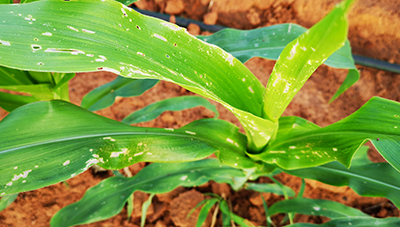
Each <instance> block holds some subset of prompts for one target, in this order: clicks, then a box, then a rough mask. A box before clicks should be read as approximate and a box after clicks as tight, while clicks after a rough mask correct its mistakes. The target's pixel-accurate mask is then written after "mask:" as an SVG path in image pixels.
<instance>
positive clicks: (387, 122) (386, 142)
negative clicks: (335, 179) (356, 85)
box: [250, 97, 400, 171]
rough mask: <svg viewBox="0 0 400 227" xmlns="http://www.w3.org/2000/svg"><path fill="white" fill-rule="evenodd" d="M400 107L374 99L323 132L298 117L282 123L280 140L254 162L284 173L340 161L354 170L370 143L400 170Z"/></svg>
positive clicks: (286, 119)
mask: <svg viewBox="0 0 400 227" xmlns="http://www.w3.org/2000/svg"><path fill="white" fill-rule="evenodd" d="M399 113H400V103H398V102H394V101H391V100H387V99H383V98H379V97H373V98H371V99H370V100H369V101H368V102H367V103H366V104H365V105H364V106H362V107H361V108H360V109H359V110H357V111H356V112H354V113H353V114H352V115H350V116H348V117H347V118H345V119H343V120H340V121H338V122H336V123H334V124H332V125H329V126H327V127H324V128H319V127H318V126H316V125H315V124H312V123H310V122H308V121H306V120H304V119H303V120H302V119H301V118H297V117H283V118H281V120H280V126H279V131H278V135H277V139H276V140H275V141H273V142H271V143H270V144H269V146H268V147H267V148H266V149H265V151H264V152H263V153H261V154H259V155H254V154H250V156H252V157H253V158H256V159H261V160H263V161H265V162H267V163H276V164H277V165H278V166H280V167H282V168H284V169H296V168H304V167H312V166H317V165H321V164H324V163H328V162H331V161H335V160H337V161H339V162H341V163H343V164H344V165H345V166H347V167H348V166H350V164H351V159H352V157H353V155H354V153H355V152H356V151H357V149H358V148H359V147H360V146H361V145H362V144H364V143H365V142H366V141H367V140H369V141H371V142H372V144H373V145H374V146H375V148H376V149H377V150H378V152H379V153H380V154H381V155H382V156H383V157H384V158H385V159H386V160H387V161H388V162H389V163H390V164H391V165H392V166H393V167H394V168H396V169H397V170H398V171H399V170H400V159H399V158H398V157H399V151H400V118H399V115H398V114H399Z"/></svg>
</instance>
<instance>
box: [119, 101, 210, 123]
mask: <svg viewBox="0 0 400 227" xmlns="http://www.w3.org/2000/svg"><path fill="white" fill-rule="evenodd" d="M196 106H204V107H205V108H207V109H209V110H211V111H213V112H214V113H215V118H217V117H218V110H217V108H216V107H215V106H214V105H213V104H211V103H210V102H209V101H208V100H207V99H205V98H202V97H198V96H179V97H175V98H169V99H164V100H161V101H159V102H155V103H152V104H150V105H148V106H146V107H144V108H143V109H140V110H137V111H136V112H134V113H132V114H130V115H129V116H127V117H125V118H124V119H123V120H122V121H121V122H122V123H125V124H128V125H130V124H137V123H140V122H146V121H151V120H153V119H156V118H157V117H158V116H160V115H161V114H162V113H163V112H164V111H179V110H184V109H189V108H193V107H196Z"/></svg>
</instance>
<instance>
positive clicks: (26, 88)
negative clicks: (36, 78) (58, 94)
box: [0, 84, 53, 100]
mask: <svg viewBox="0 0 400 227" xmlns="http://www.w3.org/2000/svg"><path fill="white" fill-rule="evenodd" d="M0 88H2V89H5V90H10V91H18V92H25V93H28V94H31V95H32V96H33V97H34V98H36V99H37V100H51V99H52V98H53V92H52V87H51V85H50V84H31V85H11V86H10V85H9V86H0Z"/></svg>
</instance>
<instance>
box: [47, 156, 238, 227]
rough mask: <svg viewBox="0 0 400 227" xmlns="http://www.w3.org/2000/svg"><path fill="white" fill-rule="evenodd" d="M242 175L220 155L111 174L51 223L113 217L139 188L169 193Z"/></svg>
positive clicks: (84, 221)
mask: <svg viewBox="0 0 400 227" xmlns="http://www.w3.org/2000/svg"><path fill="white" fill-rule="evenodd" d="M241 175H243V172H242V171H241V170H238V169H234V168H231V167H227V166H221V165H220V163H219V162H218V160H216V159H205V160H201V161H197V162H190V163H174V164H159V163H153V164H151V165H148V166H146V167H145V168H144V169H142V170H141V171H140V172H139V173H138V174H136V175H135V176H133V177H131V178H126V177H111V178H107V179H105V180H103V181H102V182H101V183H99V184H98V185H96V186H94V187H92V188H90V189H89V190H88V191H87V192H86V193H85V195H84V197H83V198H82V199H81V200H80V201H78V202H76V203H73V204H71V205H69V206H67V207H64V208H63V209H61V210H60V211H59V212H58V213H57V214H56V215H54V217H53V218H52V220H51V225H52V226H59V227H61V226H70V225H77V224H83V223H91V222H95V221H99V220H103V219H107V218H109V217H112V216H114V215H116V214H118V213H119V212H121V210H122V209H123V207H124V204H125V202H126V200H127V199H128V197H129V195H130V194H132V193H133V192H134V191H137V190H140V191H143V192H147V193H165V192H169V191H171V190H173V189H174V188H176V187H178V186H184V187H192V186H196V185H201V184H204V183H205V182H207V181H209V180H216V181H217V182H225V183H232V182H233V181H232V178H233V177H234V176H241Z"/></svg>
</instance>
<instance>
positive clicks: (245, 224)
mask: <svg viewBox="0 0 400 227" xmlns="http://www.w3.org/2000/svg"><path fill="white" fill-rule="evenodd" d="M219 209H220V210H221V212H222V213H224V214H225V215H227V216H229V218H230V219H231V220H233V221H234V222H235V223H237V224H239V225H240V226H243V227H255V225H253V224H252V223H251V222H250V221H248V220H246V219H244V218H242V217H240V216H238V215H236V214H234V213H233V212H232V211H231V210H230V209H229V206H228V204H227V203H226V201H225V200H222V201H221V202H220V207H219Z"/></svg>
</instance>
